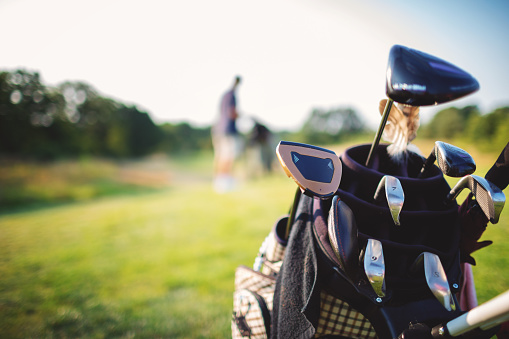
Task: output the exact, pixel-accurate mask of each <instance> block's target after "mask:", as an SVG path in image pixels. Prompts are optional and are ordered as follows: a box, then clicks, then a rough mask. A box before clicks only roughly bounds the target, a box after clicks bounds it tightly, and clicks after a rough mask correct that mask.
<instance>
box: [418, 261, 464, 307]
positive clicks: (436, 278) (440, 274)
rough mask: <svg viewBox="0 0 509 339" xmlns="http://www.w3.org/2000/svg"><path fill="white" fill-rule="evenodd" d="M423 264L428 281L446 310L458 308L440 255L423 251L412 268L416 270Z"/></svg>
mask: <svg viewBox="0 0 509 339" xmlns="http://www.w3.org/2000/svg"><path fill="white" fill-rule="evenodd" d="M422 266H424V276H425V277H426V283H427V284H428V287H429V289H430V290H431V292H432V293H433V295H434V296H435V298H437V300H438V301H439V302H440V303H441V304H442V305H443V306H444V307H445V309H446V310H448V311H454V310H456V305H455V303H454V299H453V297H452V293H451V289H450V288H449V282H448V281H447V275H446V274H445V270H444V267H443V266H442V262H441V261H440V257H439V256H438V255H436V254H434V253H430V252H423V253H421V254H420V255H419V257H417V259H416V260H415V262H414V263H413V264H412V270H414V271H416V270H417V269H419V268H421V267H422Z"/></svg>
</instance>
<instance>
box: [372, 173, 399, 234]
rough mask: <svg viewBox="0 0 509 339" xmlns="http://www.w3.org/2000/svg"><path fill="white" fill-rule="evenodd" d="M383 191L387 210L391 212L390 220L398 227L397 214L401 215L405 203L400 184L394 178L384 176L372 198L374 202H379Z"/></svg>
mask: <svg viewBox="0 0 509 339" xmlns="http://www.w3.org/2000/svg"><path fill="white" fill-rule="evenodd" d="M383 190H385V197H386V199H387V204H388V205H389V210H390V212H391V215H392V219H393V220H394V224H396V225H398V226H399V225H401V223H400V221H399V214H400V213H401V210H402V208H403V203H404V202H405V192H404V191H403V187H402V186H401V182H400V181H399V179H398V178H396V177H393V176H391V175H384V176H383V177H382V179H381V180H380V182H379V184H378V187H377V189H376V192H375V195H374V196H373V198H374V200H375V201H378V200H380V197H381V196H382V191H383Z"/></svg>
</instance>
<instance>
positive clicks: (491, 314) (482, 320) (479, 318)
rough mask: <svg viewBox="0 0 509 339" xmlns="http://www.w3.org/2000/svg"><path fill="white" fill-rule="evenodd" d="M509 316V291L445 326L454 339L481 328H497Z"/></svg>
mask: <svg viewBox="0 0 509 339" xmlns="http://www.w3.org/2000/svg"><path fill="white" fill-rule="evenodd" d="M508 315H509V291H506V292H504V293H503V294H500V295H498V296H496V297H495V298H493V299H491V300H489V301H487V302H485V303H484V304H482V305H479V306H477V307H475V308H473V309H472V310H470V311H469V312H467V313H465V314H463V315H461V316H459V317H458V318H456V319H453V320H451V321H449V322H448V323H447V324H446V325H445V326H446V327H447V330H448V332H449V334H450V335H451V336H453V337H456V336H459V335H461V334H462V333H465V332H468V331H471V330H473V329H475V328H478V327H481V328H482V329H483V330H487V329H490V328H492V327H495V326H496V325H498V324H499V323H500V322H503V321H505V320H506V318H507V316H508Z"/></svg>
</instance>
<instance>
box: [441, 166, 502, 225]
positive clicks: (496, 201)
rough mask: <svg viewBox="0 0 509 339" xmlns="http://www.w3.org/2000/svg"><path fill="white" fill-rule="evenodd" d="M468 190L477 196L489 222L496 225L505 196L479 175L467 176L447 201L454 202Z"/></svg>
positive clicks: (461, 180) (453, 189)
mask: <svg viewBox="0 0 509 339" xmlns="http://www.w3.org/2000/svg"><path fill="white" fill-rule="evenodd" d="M464 188H468V189H469V190H470V191H471V192H472V194H473V195H474V196H475V199H476V202H477V203H478V204H479V206H480V207H481V210H482V211H483V212H484V214H485V215H486V217H487V218H488V220H489V221H490V222H491V223H492V224H496V223H497V222H498V219H499V217H500V213H501V212H502V209H503V208H504V205H505V194H504V193H503V192H502V191H501V190H500V188H498V187H497V186H495V185H493V184H492V183H491V182H489V181H488V180H486V179H485V178H482V177H480V176H478V175H473V174H471V175H467V176H465V177H463V178H461V179H460V181H458V183H457V184H456V185H455V186H454V187H453V188H452V189H451V191H450V192H449V194H448V195H447V201H448V202H450V201H453V200H454V199H456V197H457V196H458V194H460V192H461V191H462V190H463V189H464Z"/></svg>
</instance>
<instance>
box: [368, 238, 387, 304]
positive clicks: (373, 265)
mask: <svg viewBox="0 0 509 339" xmlns="http://www.w3.org/2000/svg"><path fill="white" fill-rule="evenodd" d="M364 272H365V273H366V277H367V278H368V280H369V283H370V284H371V287H373V290H374V291H375V293H376V294H377V295H378V296H379V297H382V298H383V297H385V261H384V253H383V249H382V243H381V242H380V241H379V240H375V239H368V243H367V245H366V250H365V252H364Z"/></svg>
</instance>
